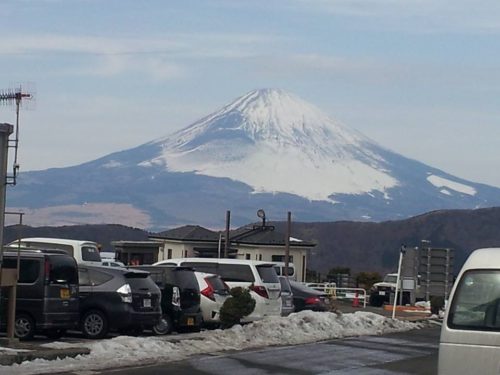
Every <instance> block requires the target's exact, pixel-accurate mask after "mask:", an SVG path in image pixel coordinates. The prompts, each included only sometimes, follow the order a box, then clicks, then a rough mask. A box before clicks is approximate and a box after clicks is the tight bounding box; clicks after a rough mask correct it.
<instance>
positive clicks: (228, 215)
mask: <svg viewBox="0 0 500 375" xmlns="http://www.w3.org/2000/svg"><path fill="white" fill-rule="evenodd" d="M230 222H231V211H229V210H227V211H226V238H225V239H224V258H227V257H228V254H229V226H230Z"/></svg>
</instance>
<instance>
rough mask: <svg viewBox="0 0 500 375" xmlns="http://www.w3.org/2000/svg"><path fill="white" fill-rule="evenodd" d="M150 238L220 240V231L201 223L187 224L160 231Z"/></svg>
mask: <svg viewBox="0 0 500 375" xmlns="http://www.w3.org/2000/svg"><path fill="white" fill-rule="evenodd" d="M149 238H161V239H169V240H179V241H219V233H218V232H213V231H211V230H209V229H206V228H203V227H200V226H199V225H185V226H183V227H179V228H174V229H170V230H166V231H164V232H160V233H158V234H156V235H153V236H149Z"/></svg>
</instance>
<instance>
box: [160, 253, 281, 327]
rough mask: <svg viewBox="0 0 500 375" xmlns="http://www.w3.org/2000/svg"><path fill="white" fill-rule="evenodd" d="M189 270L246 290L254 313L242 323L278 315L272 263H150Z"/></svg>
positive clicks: (188, 260) (179, 260)
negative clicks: (212, 276)
mask: <svg viewBox="0 0 500 375" xmlns="http://www.w3.org/2000/svg"><path fill="white" fill-rule="evenodd" d="M162 264H163V265H169V264H171V265H175V266H185V267H192V268H194V269H195V270H196V271H200V272H207V273H213V274H217V275H220V276H221V277H222V280H224V282H225V283H226V284H227V285H229V287H231V288H235V287H238V286H239V287H242V288H248V289H250V295H251V296H252V298H253V299H254V300H255V309H254V311H253V312H252V313H251V314H250V315H248V316H246V317H244V318H243V319H242V320H241V321H242V322H245V323H246V322H252V321H255V320H260V319H263V318H265V317H268V316H281V284H280V281H279V279H278V276H277V275H276V270H275V269H274V263H272V262H261V261H256V260H246V259H227V258H225V259H221V258H177V259H165V260H163V261H160V262H157V263H155V264H153V265H154V266H157V265H162Z"/></svg>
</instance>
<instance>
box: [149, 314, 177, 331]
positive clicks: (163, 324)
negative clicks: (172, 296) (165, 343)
mask: <svg viewBox="0 0 500 375" xmlns="http://www.w3.org/2000/svg"><path fill="white" fill-rule="evenodd" d="M172 329H173V324H172V319H170V317H169V316H168V315H163V316H162V317H161V319H160V321H159V322H158V324H155V325H154V326H153V333H154V334H155V335H167V334H169V333H170V332H172Z"/></svg>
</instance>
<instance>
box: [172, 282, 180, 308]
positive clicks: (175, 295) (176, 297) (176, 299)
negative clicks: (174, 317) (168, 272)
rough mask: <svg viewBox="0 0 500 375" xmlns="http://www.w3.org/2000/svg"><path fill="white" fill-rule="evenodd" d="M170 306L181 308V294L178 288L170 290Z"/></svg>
mask: <svg viewBox="0 0 500 375" xmlns="http://www.w3.org/2000/svg"><path fill="white" fill-rule="evenodd" d="M172 305H174V306H179V307H180V306H181V292H180V291H179V287H176V286H174V287H173V288H172Z"/></svg>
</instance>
